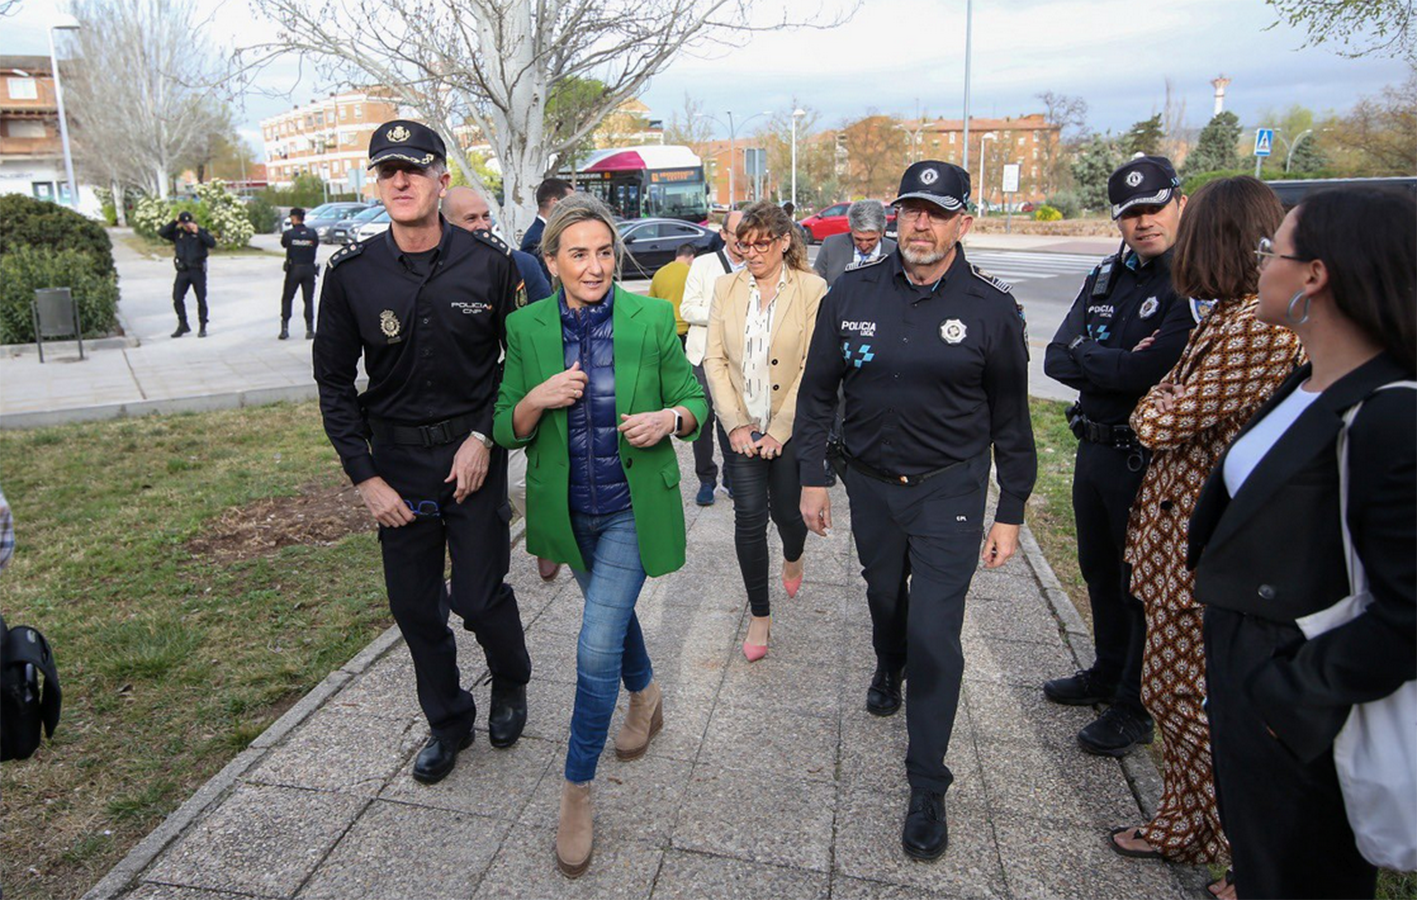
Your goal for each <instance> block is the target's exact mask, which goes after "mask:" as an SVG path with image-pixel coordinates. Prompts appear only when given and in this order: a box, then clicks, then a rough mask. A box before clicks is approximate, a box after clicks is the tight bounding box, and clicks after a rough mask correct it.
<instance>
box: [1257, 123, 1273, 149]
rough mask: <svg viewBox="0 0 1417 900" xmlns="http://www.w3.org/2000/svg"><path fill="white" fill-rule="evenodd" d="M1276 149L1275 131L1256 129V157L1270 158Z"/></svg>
mask: <svg viewBox="0 0 1417 900" xmlns="http://www.w3.org/2000/svg"><path fill="white" fill-rule="evenodd" d="M1273 147H1274V129H1273V128H1256V129H1255V156H1269V154H1270V151H1271V149H1272V148H1273Z"/></svg>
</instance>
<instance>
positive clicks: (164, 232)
mask: <svg viewBox="0 0 1417 900" xmlns="http://www.w3.org/2000/svg"><path fill="white" fill-rule="evenodd" d="M157 236H158V237H160V238H162V239H163V240H166V241H172V249H173V253H174V254H175V255H176V257H177V261H178V262H180V263H183V264H185V265H188V266H191V267H193V268H197V267H199V266H200V265H201V264H202V263H204V262H206V260H207V248H208V247H215V246H216V238H214V237H212V236H211V232H209V231H207V230H206V229H205V228H198V229H197V233H196V234H193V233H191V232H189V231H188V230H187V229H185V228H180V227H178V225H177V222H175V221H173V222H168V223H167V224H166V225H164V226H162V227H161V228H159V229H158V230H157Z"/></svg>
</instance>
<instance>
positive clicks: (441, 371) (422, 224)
mask: <svg viewBox="0 0 1417 900" xmlns="http://www.w3.org/2000/svg"><path fill="white" fill-rule="evenodd" d="M445 158H446V157H445V150H444V145H443V141H442V139H441V138H439V137H438V135H437V134H435V133H434V132H433V131H432V130H430V129H428V128H426V127H424V126H423V125H420V124H418V123H416V122H409V121H403V120H395V121H392V122H386V123H384V124H383V125H380V126H379V128H378V129H377V130H376V131H375V132H374V136H373V138H372V139H371V141H370V145H369V159H370V168H374V169H377V170H378V172H377V184H378V190H379V196H380V198H381V199H382V200H383V202H384V208H385V209H387V210H388V211H389V217H390V219H392V223H391V225H390V228H389V230H388V231H386V232H385V233H384V234H381V235H377V236H375V237H372V238H370V239H368V240H366V241H364V242H362V243H359V244H353V245H350V246H349V247H346V248H345V249H344V250H342V251H340V252H339V253H337V254H335V255H334V256H333V257H331V259H330V262H329V265H328V268H327V271H326V273H325V284H324V287H323V289H322V292H321V295H320V327H319V330H318V331H317V333H316V336H315V347H314V359H315V380H316V382H317V383H318V384H319V389H320V411H321V413H322V414H323V416H324V423H325V431H326V433H327V434H328V435H329V437H330V441H331V443H333V444H334V446H335V450H336V451H337V452H338V453H339V457H340V462H341V463H342V465H343V466H344V470H345V472H346V473H348V475H349V477H350V480H351V481H353V482H354V483H355V485H357V486H358V489H359V493H360V496H361V497H363V499H364V503H365V505H366V506H367V507H368V508H369V512H370V513H371V514H372V515H373V516H374V518H375V519H376V520H377V521H378V523H379V541H380V544H381V546H382V549H383V557H384V580H385V584H386V586H387V589H388V593H389V608H390V610H391V611H392V612H393V615H394V620H395V621H396V622H398V625H399V629H400V630H401V631H402V632H403V636H404V639H405V640H406V641H407V643H408V649H409V652H410V654H411V655H412V656H413V666H414V673H415V675H416V678H417V685H418V701H419V704H420V706H421V707H422V708H423V713H424V715H425V716H426V717H427V718H428V724H429V728H430V730H431V732H432V736H431V737H430V738H429V740H428V743H427V745H426V746H425V747H424V748H423V750H422V751H421V752H420V753H419V754H418V758H417V760H416V761H415V763H414V768H413V777H414V778H416V779H418V780H420V781H424V782H429V783H431V782H435V781H438V780H440V779H442V778H443V777H444V776H446V775H447V774H448V773H449V772H451V771H452V769H453V766H454V764H455V763H456V761H457V752H458V751H459V750H461V749H463V748H464V747H466V746H467V745H468V744H469V743H471V741H472V735H473V731H472V727H473V722H474V720H475V718H476V715H477V709H476V705H475V704H474V702H473V698H472V695H471V694H470V693H468V692H467V691H466V690H465V689H464V688H463V687H462V686H461V685H460V683H459V678H458V665H457V646H456V644H455V643H454V640H453V635H452V632H450V631H449V630H448V626H447V605H450V606H451V608H452V610H453V611H454V612H457V613H458V614H459V615H461V616H462V617H463V620H464V625H465V627H467V628H469V629H470V630H472V631H473V632H474V633H475V634H476V636H477V641H478V643H479V644H481V645H482V649H483V651H484V652H485V653H486V656H487V664H488V668H489V669H490V670H491V672H492V711H491V714H490V716H489V718H488V736H489V738H490V740H491V742H492V744H493V746H497V747H506V746H510V745H511V744H512V743H514V742H515V741H516V740H517V738H518V737H519V736H520V735H521V731H522V727H523V725H524V724H525V722H526V683H527V681H528V679H529V678H530V677H531V660H530V658H529V657H528V656H527V651H526V639H525V635H524V634H523V632H522V625H521V619H520V617H519V616H518V615H517V603H516V597H515V595H513V594H512V592H511V589H510V588H508V587H506V586H504V584H503V579H504V578H505V576H506V574H507V566H508V561H509V555H510V548H509V542H508V537H509V535H508V522H509V520H510V518H511V510H510V509H509V508H508V505H507V493H506V455H505V453H504V452H503V451H501V450H500V449H494V448H493V446H492V441H491V439H490V438H489V437H488V435H489V434H491V431H492V407H493V403H494V401H495V399H496V396H497V385H498V381H499V378H500V375H499V371H500V370H499V362H498V358H499V355H500V353H501V351H502V349H503V347H504V346H505V333H506V332H505V328H504V320H505V318H506V316H507V315H508V314H509V313H511V312H512V311H513V310H514V309H515V303H516V296H517V285H518V284H519V283H520V281H521V279H520V278H519V277H518V275H517V271H516V266H515V265H514V264H513V263H512V259H511V257H510V256H508V255H507V247H506V245H505V244H502V243H501V242H500V241H499V240H497V239H496V238H494V237H492V236H491V235H490V234H488V233H487V232H468V231H464V230H463V229H461V228H454V227H453V226H452V225H450V224H449V223H448V222H447V221H445V220H444V219H443V218H442V216H440V215H439V214H438V198H439V195H440V194H441V193H442V192H443V191H444V190H445V189H446V188H447V186H448V181H449V177H448V172H447V169H446V167H445V163H444V160H445ZM361 355H363V357H364V367H365V370H366V372H367V373H368V376H369V386H368V389H367V390H366V391H365V392H364V393H363V394H362V395H361V394H358V393H357V391H356V388H355V383H354V382H355V375H356V369H357V366H358V363H359V357H360V356H361ZM445 553H446V554H448V555H451V557H452V582H451V595H450V596H449V597H448V598H447V599H446V600H445V595H444V587H443V565H444V559H445ZM445 604H447V605H445Z"/></svg>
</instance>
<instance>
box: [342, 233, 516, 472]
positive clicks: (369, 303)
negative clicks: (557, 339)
mask: <svg viewBox="0 0 1417 900" xmlns="http://www.w3.org/2000/svg"><path fill="white" fill-rule="evenodd" d="M418 255H419V256H423V255H424V254H418ZM411 256H412V254H406V253H404V252H403V251H401V250H400V249H399V248H398V245H397V244H396V243H395V242H394V237H393V231H392V229H391V230H389V231H386V232H384V233H383V234H382V235H376V236H375V237H371V238H369V239H368V240H365V241H363V242H361V243H359V244H353V245H351V246H350V247H347V248H346V249H344V250H342V251H340V252H339V253H337V254H335V255H334V256H333V257H331V259H330V262H329V265H328V267H327V270H326V273H325V281H324V286H323V287H322V288H321V291H320V323H319V328H318V329H317V330H316V332H315V347H314V359H315V381H316V383H317V384H318V385H319V389H320V412H321V414H322V415H323V416H324V421H325V432H326V433H327V434H328V435H329V437H330V442H331V443H332V444H334V446H335V450H336V452H338V453H339V457H340V462H341V463H342V464H343V466H344V470H345V472H346V473H347V474H348V475H349V477H350V479H351V480H352V481H353V482H354V483H355V484H358V483H359V482H361V481H364V480H366V479H368V478H372V477H374V475H376V474H377V472H376V471H375V469H374V463H373V459H372V457H371V456H370V454H369V444H368V441H367V437H366V435H367V434H368V431H367V429H366V426H365V423H364V415H365V414H367V415H368V416H369V417H370V418H373V419H380V420H383V421H387V422H390V423H392V424H397V425H427V424H431V423H433V422H441V421H443V420H445V419H451V418H454V417H458V416H464V415H470V416H471V417H472V419H473V425H472V430H474V431H480V432H482V433H483V434H487V435H490V434H491V433H492V407H493V402H494V401H495V400H496V398H497V386H498V382H499V381H500V365H499V363H498V357H499V356H500V354H501V352H502V349H503V347H504V346H505V343H506V329H505V325H504V322H505V319H506V317H507V315H508V314H510V313H511V312H513V311H514V310H515V309H516V302H517V285H518V284H520V283H521V278H520V276H518V274H517V268H516V265H515V264H514V263H513V262H512V259H511V257H510V256H509V255H508V251H507V247H506V246H505V245H504V244H502V243H501V242H500V241H498V240H497V238H495V237H492V236H490V235H489V234H487V233H486V232H480V233H477V234H474V233H471V232H467V231H463V230H462V229H461V228H454V227H453V226H452V225H450V224H448V223H447V222H446V221H444V222H443V239H442V241H441V242H440V243H439V245H438V247H437V248H436V250H434V251H432V252H431V253H430V254H428V259H427V260H426V261H425V262H424V264H423V265H422V266H417V265H415V263H414V261H413V260H412V259H411V258H410V257H411ZM361 354H362V355H363V356H364V370H365V372H366V373H367V374H368V376H369V387H368V388H367V389H366V390H365V392H364V393H363V394H358V393H357V392H356V389H355V386H354V379H355V376H356V374H357V369H358V364H359V357H360V355H361Z"/></svg>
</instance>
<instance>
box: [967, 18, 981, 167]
mask: <svg viewBox="0 0 1417 900" xmlns="http://www.w3.org/2000/svg"><path fill="white" fill-rule="evenodd" d="M973 41H974V0H966V2H965V5H964V171H966V172H968V171H969V62H970V53H971V50H972V49H973V48H972V46H971V45H972V44H973ZM981 146H983V145H981ZM980 152H981V153H982V152H983V151H982V150H981V151H980ZM983 174H984V173H983V170H981V171H980V175H981V176H982V175H983ZM981 180H982V179H981Z"/></svg>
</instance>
